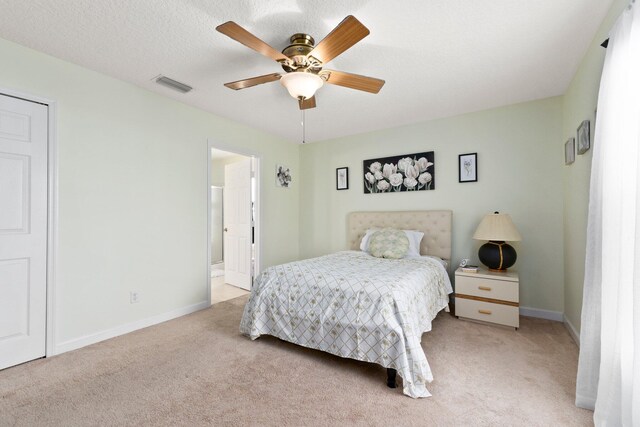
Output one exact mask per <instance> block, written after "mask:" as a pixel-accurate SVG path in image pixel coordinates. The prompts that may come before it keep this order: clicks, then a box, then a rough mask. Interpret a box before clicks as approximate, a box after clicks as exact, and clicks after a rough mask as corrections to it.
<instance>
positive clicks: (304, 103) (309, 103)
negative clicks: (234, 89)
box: [298, 96, 316, 110]
mask: <svg viewBox="0 0 640 427" xmlns="http://www.w3.org/2000/svg"><path fill="white" fill-rule="evenodd" d="M298 105H300V109H301V110H308V109H309V108H316V97H315V96H312V97H311V98H308V99H304V100H299V101H298Z"/></svg>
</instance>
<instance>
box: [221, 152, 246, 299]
mask: <svg viewBox="0 0 640 427" xmlns="http://www.w3.org/2000/svg"><path fill="white" fill-rule="evenodd" d="M223 197H224V203H223V211H224V281H225V282H226V283H228V284H230V285H234V286H237V287H239V288H242V289H246V290H250V289H251V159H246V160H242V161H239V162H237V163H231V164H229V165H226V166H225V167H224V193H223Z"/></svg>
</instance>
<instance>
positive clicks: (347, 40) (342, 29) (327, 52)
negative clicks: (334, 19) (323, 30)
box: [308, 15, 369, 64]
mask: <svg viewBox="0 0 640 427" xmlns="http://www.w3.org/2000/svg"><path fill="white" fill-rule="evenodd" d="M367 35H369V29H368V28H367V27H365V26H364V25H362V23H361V22H360V21H358V20H357V19H356V18H354V17H353V16H351V15H349V16H347V17H346V18H344V19H343V20H342V22H341V23H339V24H338V26H337V27H336V28H334V29H333V31H331V32H330V33H329V34H328V35H327V37H325V38H324V39H322V41H321V42H320V43H318V44H317V46H316V47H314V48H313V50H312V51H311V52H309V55H308V56H313V57H314V58H316V59H318V60H319V61H320V62H322V63H323V64H326V63H327V62H329V61H331V60H332V59H333V58H335V57H336V56H338V55H340V54H341V53H342V52H344V51H345V50H347V49H349V48H350V47H351V46H353V45H354V44H356V43H358V42H359V41H360V40H362V39H363V38H365V37H366V36H367Z"/></svg>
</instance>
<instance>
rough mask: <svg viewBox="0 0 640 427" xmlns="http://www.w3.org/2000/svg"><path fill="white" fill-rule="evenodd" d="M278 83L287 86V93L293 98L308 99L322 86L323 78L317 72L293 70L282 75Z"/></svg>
mask: <svg viewBox="0 0 640 427" xmlns="http://www.w3.org/2000/svg"><path fill="white" fill-rule="evenodd" d="M280 83H281V84H282V86H284V87H285V88H287V90H288V91H289V95H291V96H292V97H294V98H295V99H300V98H303V99H309V98H311V97H312V96H313V95H315V93H316V91H317V90H318V89H320V88H321V87H322V84H323V83H324V80H322V79H321V78H320V77H319V76H318V75H317V74H313V73H308V72H305V71H295V72H291V73H287V74H285V75H284V76H282V77H281V78H280Z"/></svg>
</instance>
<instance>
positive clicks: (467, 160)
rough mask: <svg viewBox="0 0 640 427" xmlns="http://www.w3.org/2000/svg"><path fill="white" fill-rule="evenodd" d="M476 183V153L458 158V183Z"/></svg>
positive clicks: (461, 155)
mask: <svg viewBox="0 0 640 427" xmlns="http://www.w3.org/2000/svg"><path fill="white" fill-rule="evenodd" d="M476 181H478V153H467V154H460V155H459V156H458V182H476Z"/></svg>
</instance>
